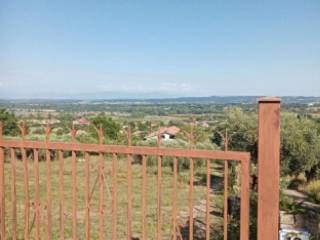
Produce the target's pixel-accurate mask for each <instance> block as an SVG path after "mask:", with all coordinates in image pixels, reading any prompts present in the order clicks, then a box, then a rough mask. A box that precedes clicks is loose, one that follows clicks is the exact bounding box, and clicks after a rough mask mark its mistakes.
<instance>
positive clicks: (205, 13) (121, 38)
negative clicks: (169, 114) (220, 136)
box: [0, 0, 320, 98]
mask: <svg viewBox="0 0 320 240" xmlns="http://www.w3.org/2000/svg"><path fill="white" fill-rule="evenodd" d="M319 13H320V1H319V0H314V1H312V0H310V1H308V0H306V1H301V0H288V1H271V0H269V1H245V0H238V1H232V0H231V1H222V0H221V1H152V0H150V1H121V0H120V1H71V0H70V1H69V0H68V1H58V0H55V1H31V0H30V1H16V0H0V29H1V34H0V98H1V97H2V98H7V97H11V98H16V97H17V98H23V97H40V98H43V97H44V98H55V97H58V98H61V97H62V98H70V97H79V96H80V97H81V96H91V97H94V96H96V93H99V94H100V95H101V94H102V96H105V98H109V97H117V96H121V97H123V96H124V97H125V96H128V97H132V96H138V97H144V96H153V97H166V96H173V97H174V96H176V97H179V96H210V95H278V96H282V95H306V96H311V95H314V96H320V14H319Z"/></svg>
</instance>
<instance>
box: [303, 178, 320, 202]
mask: <svg viewBox="0 0 320 240" xmlns="http://www.w3.org/2000/svg"><path fill="white" fill-rule="evenodd" d="M304 191H305V192H306V193H307V194H308V195H309V196H310V197H311V199H312V200H314V201H315V202H320V180H314V181H311V182H309V183H307V185H306V186H305V187H304Z"/></svg>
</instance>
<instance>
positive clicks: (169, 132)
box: [145, 126, 180, 140]
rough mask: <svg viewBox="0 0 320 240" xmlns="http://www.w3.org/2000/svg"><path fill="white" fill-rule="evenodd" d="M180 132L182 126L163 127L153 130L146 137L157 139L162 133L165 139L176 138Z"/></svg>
mask: <svg viewBox="0 0 320 240" xmlns="http://www.w3.org/2000/svg"><path fill="white" fill-rule="evenodd" d="M178 132H180V128H178V127H176V126H171V127H161V128H160V129H159V130H158V131H155V132H152V133H150V134H149V135H147V136H146V137H145V139H157V138H158V135H160V137H161V138H162V139H163V140H170V139H175V138H176V135H177V134H178Z"/></svg>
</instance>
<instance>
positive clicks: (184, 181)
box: [5, 156, 223, 239]
mask: <svg viewBox="0 0 320 240" xmlns="http://www.w3.org/2000/svg"><path fill="white" fill-rule="evenodd" d="M151 161H152V159H148V166H147V197H146V198H147V200H146V205H147V226H146V228H147V238H148V239H155V234H156V206H157V193H156V183H157V168H156V166H153V165H152V164H150V163H151ZM198 161H203V160H198ZM84 165H85V163H84V160H83V158H82V157H78V158H77V175H76V176H77V199H78V200H77V236H78V239H84V237H85V187H84V178H85V175H84V173H85V172H84ZM117 165H118V168H117V169H118V174H117V186H118V190H117V202H118V209H117V234H118V236H117V238H118V239H126V234H127V159H126V157H125V156H122V157H119V160H118V164H117ZM51 167H52V174H51V183H52V209H53V210H52V223H53V225H52V237H53V239H58V237H59V234H58V232H59V192H58V190H59V181H58V174H59V165H58V161H57V160H55V159H54V160H53V161H52V162H51ZM97 168H98V159H97V157H96V156H91V157H90V189H91V190H90V191H92V192H93V195H92V198H91V201H90V208H91V214H90V220H91V225H90V226H91V239H98V233H99V231H98V202H99V201H98V199H99V186H98V184H97V185H96V187H94V186H95V182H96V178H97V173H98V171H97ZM28 169H29V192H30V205H31V207H30V238H31V239H33V238H34V235H35V224H34V213H35V211H34V209H33V207H32V203H33V202H34V200H35V175H34V164H33V162H32V159H29V160H28ZM162 170H163V171H162V195H161V198H162V199H161V202H162V206H161V213H162V220H163V224H162V237H163V239H170V235H171V233H172V215H171V212H172V194H173V184H172V183H173V171H172V168H171V167H170V166H166V167H163V168H162ZM221 171H222V170H221V165H220V164H218V163H217V162H212V164H211V172H212V173H213V175H212V176H211V179H213V182H214V184H215V185H216V187H214V189H215V190H214V191H211V194H210V199H211V203H210V205H211V206H210V211H213V212H215V213H216V214H212V215H211V216H210V218H211V220H210V221H211V222H212V223H213V226H214V231H219V232H222V231H221V222H222V217H221V214H222V205H223V192H222V188H223V186H222V183H221V182H220V180H221V177H222V172H221ZM45 172H46V164H45V161H40V195H41V197H40V198H41V238H45V233H46V220H47V216H46V210H45V205H46V196H47V194H46V175H45ZM10 174H11V164H10V162H9V159H7V160H6V164H5V185H6V189H5V191H6V195H5V198H6V202H5V203H6V232H7V237H8V239H10V237H11V236H12V214H11V211H12V210H11V209H12V204H11V190H10V189H11V187H10V185H11V175H10ZM63 175H64V198H65V199H64V203H65V212H64V215H65V224H64V233H65V239H70V238H71V237H72V204H73V202H72V195H71V194H72V178H71V158H70V157H67V158H65V161H64V174H63ZM16 176H17V182H16V188H17V226H18V237H19V239H23V227H24V189H23V176H24V172H23V165H22V161H20V160H17V163H16ZM205 176H206V175H205V165H202V166H200V167H197V168H195V181H194V206H195V208H194V215H195V218H196V219H195V222H196V223H195V231H202V232H203V228H204V226H205V225H204V216H205V197H206V195H205V192H206V188H205V179H206V178H205ZM215 179H216V180H215ZM219 179H220V180H219ZM111 180H112V179H111V156H105V182H104V184H105V191H104V196H105V197H104V207H105V219H104V220H105V225H104V230H105V231H104V236H105V239H111V227H112V226H111V224H112V222H111V193H112V182H111ZM141 190H142V166H141V164H139V163H134V164H133V194H132V196H133V197H132V215H133V216H132V223H133V224H132V230H133V231H132V232H133V236H134V237H140V236H141ZM188 193H189V171H188V170H183V171H182V170H181V171H179V173H178V193H177V208H178V211H177V213H178V224H179V226H181V227H182V226H185V225H186V224H187V219H188ZM197 228H198V229H197ZM197 235H198V233H197Z"/></svg>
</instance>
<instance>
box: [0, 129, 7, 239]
mask: <svg viewBox="0 0 320 240" xmlns="http://www.w3.org/2000/svg"><path fill="white" fill-rule="evenodd" d="M0 139H2V123H0ZM5 232H6V229H5V185H4V150H3V148H2V147H0V239H5Z"/></svg>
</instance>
